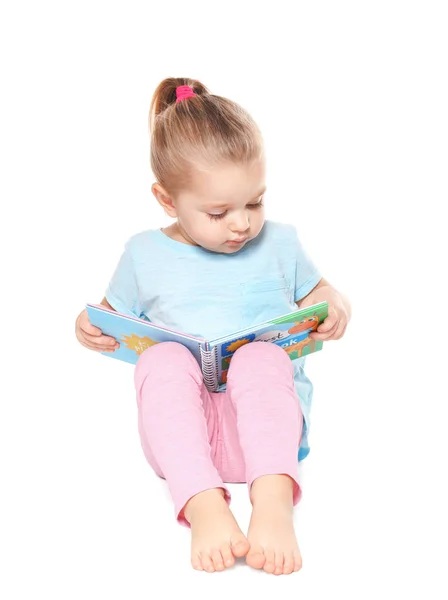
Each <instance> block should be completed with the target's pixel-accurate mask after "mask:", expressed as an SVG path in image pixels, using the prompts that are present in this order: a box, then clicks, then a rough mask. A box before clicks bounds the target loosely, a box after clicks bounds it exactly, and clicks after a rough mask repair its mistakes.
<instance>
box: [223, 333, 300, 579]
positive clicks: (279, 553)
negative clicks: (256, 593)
mask: <svg viewBox="0 0 448 600" xmlns="http://www.w3.org/2000/svg"><path fill="white" fill-rule="evenodd" d="M228 394H229V397H230V398H231V400H232V403H233V406H234V410H235V413H236V422H237V429H238V435H239V441H240V445H241V450H242V453H243V456H244V462H245V465H246V481H247V483H248V486H249V490H250V497H251V502H252V505H253V510H252V517H251V522H250V526H249V532H248V539H249V543H250V545H251V549H250V552H249V554H248V555H247V562H248V564H249V565H251V566H252V567H255V568H264V570H265V571H267V572H268V573H275V574H276V575H279V574H281V573H291V572H292V571H298V570H299V569H300V567H301V557H300V552H299V548H298V545H297V540H296V537H295V533H294V525H293V510H292V509H293V506H294V505H295V504H296V503H297V502H298V501H299V499H300V496H301V491H300V487H299V483H298V461H297V451H298V447H299V443H300V436H301V432H302V415H301V411H300V406H299V400H298V398H297V394H296V391H295V388H294V370H293V366H292V364H291V360H290V359H289V357H288V355H287V354H286V352H285V351H284V350H282V349H281V348H279V347H277V346H275V345H274V344H268V343H262V342H258V343H253V344H247V346H243V347H242V348H240V349H239V350H238V351H237V352H236V354H235V356H234V357H233V359H232V363H231V365H230V369H229V378H228Z"/></svg>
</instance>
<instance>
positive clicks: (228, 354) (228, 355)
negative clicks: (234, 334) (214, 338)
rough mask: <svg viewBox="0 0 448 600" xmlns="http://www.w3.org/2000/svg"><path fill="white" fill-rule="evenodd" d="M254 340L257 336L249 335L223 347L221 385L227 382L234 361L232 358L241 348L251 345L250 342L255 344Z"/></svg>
mask: <svg viewBox="0 0 448 600" xmlns="http://www.w3.org/2000/svg"><path fill="white" fill-rule="evenodd" d="M254 340H255V334H253V333H251V334H249V335H245V336H243V337H240V338H237V339H236V340H232V341H231V342H227V343H225V344H223V345H222V346H221V358H222V362H221V383H226V382H227V373H228V370H229V365H230V361H231V360H232V356H233V355H234V354H235V352H236V351H237V350H238V349H239V348H241V346H245V345H246V344H250V342H253V341H254Z"/></svg>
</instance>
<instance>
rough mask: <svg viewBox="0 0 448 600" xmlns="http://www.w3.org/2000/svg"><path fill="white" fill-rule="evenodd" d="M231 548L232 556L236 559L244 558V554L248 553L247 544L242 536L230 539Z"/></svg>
mask: <svg viewBox="0 0 448 600" xmlns="http://www.w3.org/2000/svg"><path fill="white" fill-rule="evenodd" d="M231 546H232V553H233V556H236V557H238V558H241V557H242V556H246V554H247V553H248V552H249V542H248V541H247V539H246V538H245V537H244V536H241V537H239V538H235V539H232V543H231Z"/></svg>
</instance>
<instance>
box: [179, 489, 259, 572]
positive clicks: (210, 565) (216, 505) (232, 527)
mask: <svg viewBox="0 0 448 600" xmlns="http://www.w3.org/2000/svg"><path fill="white" fill-rule="evenodd" d="M184 514H185V518H186V519H187V521H188V522H189V523H190V525H191V564H192V566H193V568H194V569H197V570H198V571H207V572H208V573H213V572H214V571H223V570H224V569H225V568H226V567H231V566H232V565H234V564H235V557H241V556H246V554H247V553H248V551H249V542H248V541H247V538H246V537H245V535H244V534H243V532H242V531H241V529H240V528H239V527H238V524H237V522H236V521H235V517H234V516H233V514H232V513H231V512H230V509H229V506H228V504H227V502H226V501H225V499H224V492H223V490H222V489H211V490H206V491H205V492H201V493H199V494H197V495H196V496H193V498H191V500H189V501H188V503H187V504H186V506H185V510H184Z"/></svg>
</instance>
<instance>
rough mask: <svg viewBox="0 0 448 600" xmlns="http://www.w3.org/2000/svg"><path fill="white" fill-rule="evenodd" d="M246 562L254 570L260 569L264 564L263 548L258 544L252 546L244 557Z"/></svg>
mask: <svg viewBox="0 0 448 600" xmlns="http://www.w3.org/2000/svg"><path fill="white" fill-rule="evenodd" d="M246 562H247V564H248V565H249V566H250V567H252V568H254V569H262V568H263V566H264V563H265V562H266V557H265V555H264V550H263V548H262V547H261V546H259V545H258V544H252V545H251V547H250V550H249V553H248V555H247V556H246Z"/></svg>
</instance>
